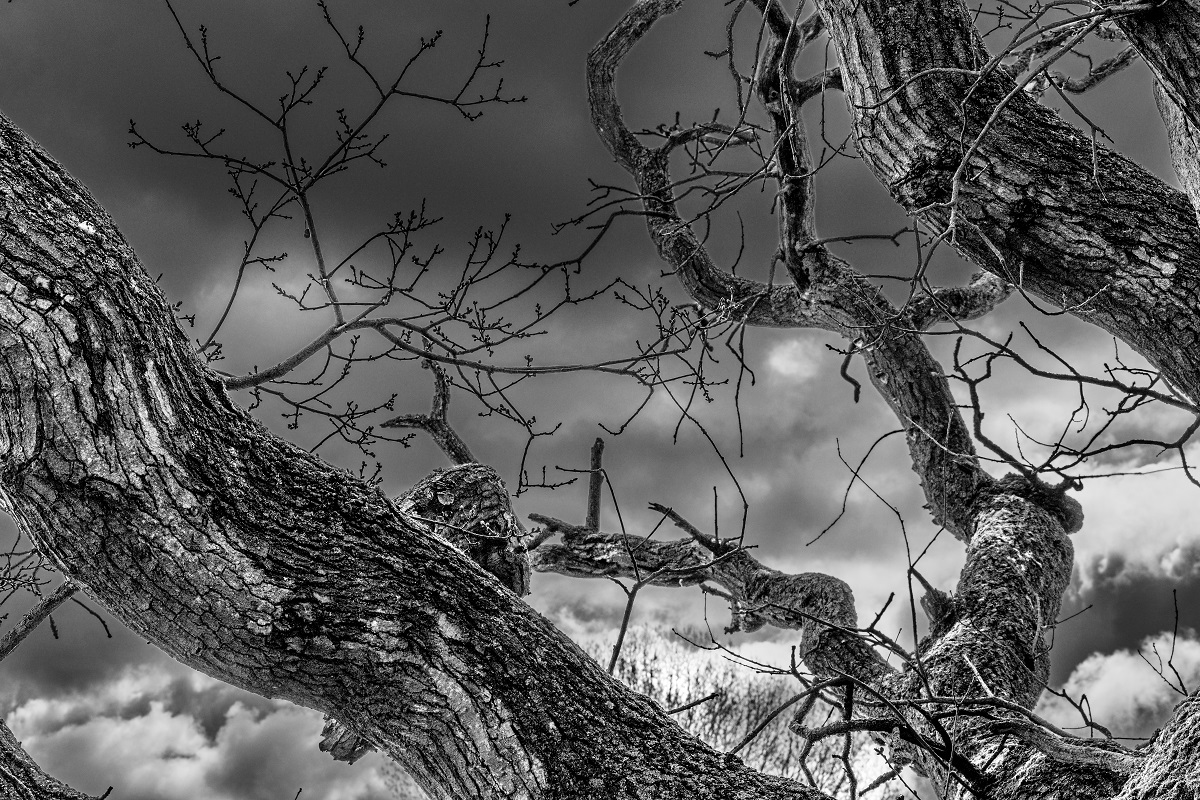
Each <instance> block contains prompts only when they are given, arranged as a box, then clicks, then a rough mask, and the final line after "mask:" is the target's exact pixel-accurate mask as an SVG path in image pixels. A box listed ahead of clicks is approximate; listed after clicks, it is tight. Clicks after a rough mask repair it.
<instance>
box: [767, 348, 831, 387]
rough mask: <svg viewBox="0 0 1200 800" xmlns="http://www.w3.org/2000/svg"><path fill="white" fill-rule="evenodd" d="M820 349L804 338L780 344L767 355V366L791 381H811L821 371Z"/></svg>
mask: <svg viewBox="0 0 1200 800" xmlns="http://www.w3.org/2000/svg"><path fill="white" fill-rule="evenodd" d="M818 347H819V345H817V344H816V343H815V342H813V341H812V340H810V339H803V338H796V339H790V340H788V341H784V342H780V343H779V344H777V345H775V346H774V347H772V348H771V351H770V352H769V353H768V354H767V366H768V367H770V369H771V371H772V372H774V373H775V374H776V375H779V376H780V377H781V378H785V379H787V380H789V381H796V382H798V383H799V382H802V381H806V380H809V379H810V378H812V377H814V376H815V375H816V374H817V372H818V371H819V370H820V369H821V361H820V359H819V358H818V356H819V354H820V351H819V350H818V349H817V348H818ZM823 349H824V348H822V350H823Z"/></svg>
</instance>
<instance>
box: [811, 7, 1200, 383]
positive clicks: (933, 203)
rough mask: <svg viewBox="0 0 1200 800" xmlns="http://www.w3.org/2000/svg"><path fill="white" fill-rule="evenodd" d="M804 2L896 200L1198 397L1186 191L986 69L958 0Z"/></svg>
mask: <svg viewBox="0 0 1200 800" xmlns="http://www.w3.org/2000/svg"><path fill="white" fill-rule="evenodd" d="M1168 5H1172V6H1175V5H1176V3H1174V2H1171V3H1169V4H1168ZM817 6H818V8H819V9H820V11H821V13H822V15H823V16H824V17H825V22H826V24H827V26H828V28H829V32H830V37H831V39H832V41H833V45H834V48H835V49H836V51H837V55H838V60H839V63H840V64H841V68H842V83H843V85H844V87H845V92H846V100H847V103H848V107H849V109H850V114H851V117H852V120H853V123H854V131H855V136H856V140H857V142H858V150H859V152H861V153H862V155H863V157H864V159H865V160H866V162H867V164H868V165H869V166H870V168H871V169H872V170H873V171H874V173H875V175H876V177H877V178H878V179H879V181H880V183H882V184H883V185H884V186H885V187H887V188H888V190H889V191H890V192H891V193H892V196H893V197H894V198H895V199H896V200H897V202H899V203H900V204H901V205H902V206H903V207H904V208H905V209H906V210H908V211H909V212H910V213H914V214H916V215H917V217H918V218H919V219H920V220H921V221H922V222H924V223H925V224H926V225H927V226H928V227H929V229H930V230H932V231H933V232H935V233H943V232H945V233H946V235H947V236H948V237H949V241H950V242H951V243H953V244H954V245H955V246H956V247H957V248H958V249H959V250H960V251H961V252H962V253H964V254H965V255H966V256H967V257H968V258H970V259H971V260H973V261H975V262H976V263H978V264H979V265H981V266H982V267H984V268H985V269H987V270H989V271H991V272H993V273H995V274H997V275H999V276H1001V277H1003V278H1005V279H1006V280H1009V281H1011V282H1013V283H1015V284H1017V285H1018V286H1019V287H1021V288H1023V289H1024V290H1026V291H1028V292H1029V293H1031V294H1033V295H1036V296H1037V297H1040V298H1043V299H1045V300H1047V301H1049V302H1051V303H1053V304H1055V305H1057V306H1061V307H1063V308H1067V309H1069V310H1070V311H1071V313H1073V314H1076V315H1077V316H1079V317H1080V318H1082V319H1084V320H1086V321H1088V322H1091V323H1093V324H1096V325H1099V326H1101V327H1102V328H1104V329H1105V330H1107V331H1109V332H1110V333H1112V334H1114V335H1115V336H1117V337H1118V338H1120V339H1121V340H1123V341H1125V342H1127V343H1128V344H1130V345H1131V346H1133V347H1134V348H1136V349H1137V350H1138V351H1139V352H1140V353H1142V354H1143V355H1144V356H1146V357H1147V358H1148V359H1149V360H1150V361H1151V362H1152V363H1154V364H1155V365H1156V366H1157V367H1158V368H1159V369H1160V370H1162V373H1163V375H1164V377H1166V378H1167V379H1168V380H1169V381H1171V382H1172V383H1173V384H1174V385H1175V386H1177V387H1179V388H1180V389H1181V390H1182V391H1183V392H1184V394H1186V395H1187V396H1188V397H1190V398H1191V399H1192V400H1200V322H1197V318H1196V314H1195V309H1196V307H1197V303H1198V301H1200V296H1198V295H1197V287H1198V286H1200V228H1197V225H1196V214H1195V212H1194V210H1193V209H1192V206H1191V204H1190V203H1189V202H1188V199H1187V198H1186V197H1185V196H1184V195H1183V194H1182V193H1180V192H1179V191H1177V190H1175V189H1172V188H1171V187H1169V186H1167V185H1166V184H1164V183H1163V182H1162V181H1160V180H1158V179H1157V178H1155V177H1154V176H1152V175H1150V174H1149V173H1147V172H1146V171H1145V170H1143V169H1142V168H1141V167H1139V166H1137V165H1136V164H1134V163H1132V162H1131V161H1129V160H1128V159H1126V158H1124V157H1123V156H1121V155H1120V154H1117V153H1114V152H1112V151H1109V150H1106V149H1105V148H1103V147H1096V146H1094V142H1093V141H1091V140H1090V139H1089V138H1088V137H1086V136H1084V135H1083V134H1082V133H1080V132H1079V131H1078V130H1077V129H1076V128H1074V127H1073V126H1071V125H1069V124H1067V123H1066V122H1064V121H1063V120H1062V119H1061V118H1060V117H1059V116H1058V115H1057V114H1055V113H1054V112H1053V111H1050V110H1049V109H1046V108H1045V107H1043V106H1041V105H1039V104H1038V103H1037V102H1035V101H1034V100H1033V99H1031V98H1030V97H1028V96H1027V95H1026V94H1025V93H1024V92H1022V91H1020V90H1019V89H1018V88H1017V87H1016V86H1015V85H1014V83H1013V82H1012V80H1011V79H1010V78H1009V76H1008V75H1007V73H1005V72H1004V71H1003V70H1001V69H993V70H992V71H991V72H989V73H988V74H986V75H985V74H983V73H982V70H983V69H984V67H985V65H987V64H988V61H989V54H988V53H987V51H986V50H985V49H984V47H983V44H982V41H981V40H980V37H979V35H978V33H977V32H976V30H975V25H974V22H973V17H972V14H971V11H970V10H969V9H968V8H967V7H966V6H965V5H964V4H963V3H961V2H959V0H930V1H929V2H905V3H896V2H893V0H865V2H859V1H858V0H818V3H817ZM1193 108H1194V106H1193ZM997 112H998V113H997ZM1189 113H1190V112H1189ZM968 156H969V157H968ZM964 157H967V163H966V166H965V168H963V169H960V167H961V166H962V165H963V159H964ZM955 178H957V180H955Z"/></svg>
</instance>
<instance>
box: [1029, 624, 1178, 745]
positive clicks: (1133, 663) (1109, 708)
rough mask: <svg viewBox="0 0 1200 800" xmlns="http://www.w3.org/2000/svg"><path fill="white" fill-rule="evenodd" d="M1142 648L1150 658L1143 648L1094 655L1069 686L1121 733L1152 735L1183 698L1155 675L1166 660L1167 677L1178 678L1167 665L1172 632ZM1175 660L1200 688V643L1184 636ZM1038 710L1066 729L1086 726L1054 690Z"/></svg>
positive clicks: (1101, 720) (1097, 718)
mask: <svg viewBox="0 0 1200 800" xmlns="http://www.w3.org/2000/svg"><path fill="white" fill-rule="evenodd" d="M1139 649H1140V650H1141V653H1142V655H1144V656H1145V657H1146V658H1145V659H1143V658H1142V657H1141V656H1139V655H1138V651H1137V650H1117V651H1116V652H1114V653H1109V654H1107V655H1105V654H1101V653H1093V654H1092V655H1090V656H1088V657H1087V658H1086V659H1084V660H1083V661H1082V662H1080V664H1079V666H1077V667H1076V668H1075V671H1074V672H1072V673H1071V677H1070V678H1068V679H1067V682H1066V684H1064V686H1063V689H1064V690H1065V691H1066V693H1067V694H1068V695H1070V696H1071V697H1072V698H1074V699H1075V700H1077V701H1078V700H1080V699H1081V698H1083V697H1084V696H1086V698H1087V707H1088V708H1090V709H1091V714H1092V717H1093V719H1095V721H1096V722H1099V723H1100V724H1102V725H1105V726H1107V727H1108V728H1109V729H1111V730H1112V732H1113V734H1114V735H1116V736H1149V735H1150V734H1151V733H1153V732H1154V729H1155V728H1157V727H1159V726H1161V725H1162V724H1163V723H1164V722H1166V720H1167V719H1168V718H1169V717H1170V714H1171V710H1172V709H1173V708H1175V706H1176V705H1177V704H1178V703H1179V701H1180V700H1182V699H1183V696H1182V695H1180V694H1179V692H1178V691H1175V690H1174V689H1172V688H1171V687H1170V686H1169V685H1168V684H1167V681H1164V680H1163V679H1162V678H1160V677H1159V676H1158V675H1157V674H1155V673H1156V669H1155V668H1156V667H1159V666H1160V664H1161V669H1162V670H1163V672H1164V674H1165V675H1166V677H1167V678H1168V679H1170V680H1171V681H1172V682H1173V683H1175V682H1176V680H1177V679H1176V678H1175V675H1174V674H1173V672H1172V671H1171V669H1170V668H1169V667H1168V666H1167V663H1166V662H1167V659H1168V657H1169V656H1170V654H1171V650H1172V648H1171V634H1170V633H1169V632H1164V633H1160V634H1158V635H1157V636H1152V637H1149V638H1147V639H1145V640H1144V641H1143V642H1142V644H1141V647H1140V648H1139ZM1147 660H1149V662H1150V663H1147ZM1171 663H1172V664H1174V667H1175V669H1176V670H1177V671H1178V672H1179V675H1180V677H1182V679H1183V685H1184V687H1186V688H1187V689H1188V690H1195V689H1196V687H1197V686H1200V641H1197V640H1196V639H1195V638H1192V637H1188V638H1185V637H1183V636H1180V637H1179V639H1178V640H1177V641H1176V642H1175V647H1174V657H1173V658H1172V659H1171ZM1152 665H1153V666H1152ZM1176 685H1178V684H1177V683H1176ZM1037 713H1038V714H1041V715H1042V716H1044V717H1046V718H1047V719H1049V720H1050V721H1051V722H1053V723H1055V724H1056V725H1059V726H1061V727H1064V728H1077V727H1078V726H1080V725H1081V724H1082V720H1081V716H1080V714H1079V712H1078V711H1077V710H1075V709H1074V708H1072V707H1071V705H1070V704H1069V703H1068V702H1067V701H1066V700H1064V699H1062V698H1060V697H1056V696H1054V695H1051V694H1049V693H1046V694H1045V695H1044V696H1043V697H1042V700H1041V702H1040V703H1039V704H1038V707H1037Z"/></svg>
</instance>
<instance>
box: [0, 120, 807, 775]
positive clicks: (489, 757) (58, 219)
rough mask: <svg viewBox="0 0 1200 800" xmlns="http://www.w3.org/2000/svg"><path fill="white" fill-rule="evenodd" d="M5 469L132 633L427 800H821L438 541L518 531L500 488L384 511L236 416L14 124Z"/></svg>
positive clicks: (101, 223)
mask: <svg viewBox="0 0 1200 800" xmlns="http://www.w3.org/2000/svg"><path fill="white" fill-rule="evenodd" d="M0 453H2V454H3V457H4V461H3V467H2V469H0V485H2V487H3V494H2V496H3V502H4V508H5V510H7V511H8V512H9V513H11V514H12V516H13V517H14V519H15V520H16V521H17V523H18V524H19V525H20V526H21V527H22V529H23V530H25V531H26V532H28V533H29V535H30V536H31V537H32V538H33V540H34V541H35V542H36V544H37V545H38V547H39V549H41V551H42V552H43V553H44V554H45V555H46V556H47V557H49V558H50V559H52V560H53V561H54V563H55V564H56V565H58V566H59V568H60V569H61V570H62V571H63V572H64V573H65V574H66V575H68V576H71V577H72V578H74V579H76V580H77V581H78V582H79V583H80V584H82V585H83V586H85V587H86V589H87V591H88V592H89V593H90V594H91V595H92V597H94V598H96V599H97V600H99V601H100V602H102V603H103V604H104V605H105V606H107V607H108V608H109V609H110V610H111V611H112V612H113V613H114V614H116V615H117V616H118V617H119V618H120V619H122V620H123V621H124V622H125V623H126V624H128V625H129V626H130V627H131V628H133V629H134V630H136V631H138V632H139V633H140V634H142V635H143V636H145V637H146V638H148V639H149V640H151V641H152V642H154V643H155V644H156V645H158V646H159V647H161V648H162V649H163V650H165V651H166V652H168V653H170V654H171V655H173V656H174V657H176V658H178V659H179V660H180V661H183V662H184V663H186V664H189V665H191V666H194V667H196V668H197V669H200V670H202V671H204V672H206V673H208V674H210V675H213V676H215V677H218V678H221V679H223V680H226V681H228V682H230V683H232V684H234V685H237V686H241V687H243V688H246V689H249V690H250V691H253V692H256V693H258V694H261V695H265V696H269V697H283V698H287V699H289V700H292V701H294V702H297V703H301V704H303V705H306V706H310V707H312V708H316V709H319V710H321V711H324V712H325V713H327V714H329V715H330V716H331V717H333V718H334V719H336V720H338V721H339V722H340V723H342V724H344V725H345V726H346V727H347V728H348V729H349V730H350V731H353V732H354V733H355V734H357V735H358V736H360V737H361V738H362V739H363V740H365V741H366V742H368V743H370V744H371V745H372V746H375V747H377V748H378V749H380V750H383V751H384V752H386V753H388V754H390V755H391V756H392V757H393V758H395V759H396V760H397V761H398V762H399V763H400V764H402V765H403V766H404V767H405V768H406V769H407V770H408V771H409V772H410V773H412V774H413V775H414V777H415V778H416V779H417V780H418V782H420V783H421V784H422V785H423V786H425V787H426V788H427V789H429V790H430V791H431V792H432V793H433V795H434V796H435V797H444V798H461V797H472V798H514V797H520V798H525V797H528V798H574V797H587V796H603V797H622V798H626V797H627V798H635V797H637V798H652V797H654V798H662V797H713V798H715V797H722V798H724V797H731V798H732V797H737V798H741V797H744V798H751V797H753V798H764V797H765V798H785V797H786V798H794V797H807V796H810V795H811V794H812V793H811V792H808V791H806V790H803V789H801V788H799V787H797V786H796V785H795V784H793V783H791V782H789V781H784V780H780V779H774V778H769V777H765V776H761V775H759V774H758V773H756V772H753V771H751V770H748V769H746V768H744V767H741V766H740V765H739V764H736V763H731V762H729V761H727V760H726V758H725V757H724V756H723V755H721V754H719V753H716V752H713V751H712V750H711V749H710V748H708V747H707V746H705V745H703V744H702V743H700V742H699V741H697V740H695V739H694V738H692V737H690V736H688V735H686V734H684V733H683V732H682V731H681V730H680V729H679V727H678V726H677V725H675V724H674V723H673V722H672V721H671V720H670V719H669V718H668V717H667V716H665V714H664V713H663V712H662V709H660V708H658V707H657V706H655V705H654V704H653V703H651V702H650V701H648V700H646V699H644V698H642V697H640V696H638V695H636V694H634V693H632V692H630V691H629V690H627V689H625V688H624V687H622V686H621V685H619V684H617V683H616V682H614V681H613V680H612V679H611V678H609V677H608V676H607V675H605V674H604V673H603V672H602V671H601V670H600V669H599V668H598V667H597V665H596V664H595V663H594V662H593V661H592V660H591V659H590V658H589V657H588V656H586V655H585V654H584V653H583V652H582V651H580V650H579V649H578V648H577V647H576V646H575V645H574V644H572V643H571V642H570V641H569V640H568V639H566V638H565V637H564V636H563V635H562V634H560V633H559V632H557V631H556V630H554V628H553V627H552V626H550V625H549V623H547V622H546V621H545V620H544V619H542V618H541V617H540V616H539V615H537V614H536V613H535V612H533V611H532V610H531V609H529V607H528V606H526V605H525V604H524V603H522V602H521V601H520V600H519V598H518V597H517V595H516V594H514V593H513V592H512V591H510V589H509V588H506V587H505V586H504V585H503V584H502V583H501V582H500V581H499V580H497V579H496V578H495V577H494V576H493V575H492V574H489V573H488V572H487V571H485V570H484V569H483V568H481V567H480V566H479V565H477V564H476V563H474V562H472V561H471V560H470V559H468V558H466V557H464V556H463V554H462V553H460V552H459V550H457V549H455V548H454V547H453V546H452V545H451V544H449V543H448V542H447V541H446V540H445V539H443V538H441V537H440V536H438V535H436V534H433V533H432V531H434V530H436V529H438V528H439V527H444V526H445V524H446V523H450V524H452V525H458V527H459V528H463V527H467V526H463V525H462V524H461V523H462V520H458V521H457V522H455V520H454V519H453V518H447V517H448V516H449V515H445V511H446V510H447V509H459V508H462V507H463V505H464V504H467V503H479V504H480V507H481V508H482V509H485V510H487V511H488V514H489V518H490V519H492V520H495V519H497V518H511V512H510V511H507V509H506V508H505V509H501V510H500V512H499V514H497V510H496V507H495V501H496V498H498V497H502V498H504V501H503V502H504V505H505V506H506V505H507V495H506V494H504V490H503V487H502V484H500V483H499V479H498V478H497V477H496V476H495V474H494V473H493V472H491V470H490V469H488V468H486V467H482V466H479V465H472V466H469V467H467V468H465V469H469V470H473V472H472V475H473V476H474V477H473V479H472V480H470V481H467V482H466V486H467V487H468V488H467V490H466V493H465V494H463V495H459V496H454V497H450V496H446V497H444V498H441V499H440V500H439V498H438V497H437V493H436V492H435V493H434V495H433V499H432V500H430V498H428V497H424V496H422V497H408V498H401V499H400V500H399V501H398V502H393V501H391V500H389V499H388V498H386V497H384V496H383V495H382V494H380V493H379V492H378V491H377V490H375V489H373V488H371V487H369V486H367V485H365V484H364V483H363V482H361V481H360V480H358V479H356V478H354V477H353V476H351V475H349V474H348V473H346V472H343V471H341V470H338V469H334V468H332V467H330V466H328V465H327V464H325V463H323V462H322V461H320V460H319V459H317V458H315V457H313V456H311V455H310V454H308V453H306V452H305V451H303V450H300V449H299V448H296V447H294V446H292V445H290V444H288V443H287V442H284V441H282V440H280V439H278V438H276V437H275V436H273V435H271V434H270V433H269V432H267V431H266V430H265V429H263V428H262V427H261V426H260V425H259V424H258V423H256V422H254V421H253V420H252V419H251V418H250V417H249V416H247V415H246V414H245V413H244V412H243V411H242V410H241V409H239V408H237V407H236V406H235V405H234V404H233V403H231V402H230V400H229V398H228V397H227V396H226V394H225V391H224V388H223V386H222V384H221V381H220V380H219V379H218V378H217V377H216V376H214V375H213V374H212V373H210V372H208V371H207V370H206V369H205V368H204V367H203V366H201V365H200V364H199V363H198V362H197V360H196V359H195V358H194V357H193V355H192V354H191V351H190V348H189V346H188V342H187V340H186V338H185V336H184V335H183V333H182V332H181V331H180V330H179V328H178V326H177V325H176V323H175V321H174V319H173V317H172V315H171V312H170V310H169V308H168V306H167V304H166V302H165V301H164V300H163V298H162V295H161V293H160V292H159V290H158V288H157V287H156V286H155V285H154V283H153V281H152V280H150V278H149V277H148V276H147V275H146V274H145V272H144V270H143V269H142V268H141V266H140V265H139V264H138V262H137V260H136V258H135V257H134V255H133V253H132V252H131V251H130V249H129V247H128V245H127V244H126V243H125V242H124V240H123V239H122V238H121V236H120V234H119V233H118V232H117V231H116V230H115V228H114V227H113V225H112V223H111V221H110V220H109V219H108V217H107V216H106V215H105V214H104V212H103V211H102V210H101V209H100V207H99V206H98V205H97V204H96V203H95V201H94V200H92V199H91V197H90V196H89V195H88V194H87V192H86V190H84V189H83V187H81V186H80V185H79V184H78V183H77V182H75V181H74V180H73V179H72V178H71V177H70V176H69V175H67V174H66V173H65V172H64V171H63V170H62V169H61V167H59V166H58V165H57V164H56V163H55V162H54V161H53V160H52V159H51V158H50V157H49V156H48V155H46V154H45V153H44V152H43V151H42V150H41V149H40V148H38V147H37V146H36V145H35V144H34V143H33V142H31V141H30V140H29V139H28V138H27V137H25V136H24V134H22V133H21V132H20V131H19V130H18V129H17V128H15V127H14V126H13V125H12V124H11V123H9V122H8V121H7V120H3V121H0ZM460 469H463V468H460ZM443 500H444V501H445V502H442V501H443ZM435 501H436V502H435ZM437 503H440V504H441V505H442V506H443V508H442V509H441V511H439V510H438V509H436V508H434V507H433V506H434V505H435V504H437ZM418 507H419V508H421V509H422V510H424V511H425V512H426V513H428V514H430V515H431V516H429V517H426V516H425V515H424V514H419V515H415V516H414V515H413V513H406V511H405V509H406V508H409V509H410V511H411V509H414V508H418ZM439 514H441V515H442V516H441V517H440V518H439V516H438V515H439ZM418 516H419V517H421V518H420V519H418V518H417V517H418ZM460 533H461V531H460ZM465 535H466V536H468V537H470V536H472V533H471V529H470V528H468V530H467V533H466V534H465ZM489 535H494V532H491V531H490V532H489ZM488 541H489V542H490V543H491V544H492V545H493V549H488V550H487V552H486V553H485V555H486V556H487V558H485V560H488V559H491V558H492V557H493V556H494V545H495V544H498V542H497V541H496V540H494V539H489V540H488ZM499 563H501V564H506V565H509V566H506V567H504V568H503V569H501V570H500V571H501V572H505V574H511V572H512V569H511V564H512V562H511V560H509V557H507V556H506V557H503V558H500V559H499Z"/></svg>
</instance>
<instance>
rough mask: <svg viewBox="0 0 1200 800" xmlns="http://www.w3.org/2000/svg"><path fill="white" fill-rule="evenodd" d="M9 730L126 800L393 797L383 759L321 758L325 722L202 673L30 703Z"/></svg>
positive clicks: (82, 781) (52, 762)
mask: <svg viewBox="0 0 1200 800" xmlns="http://www.w3.org/2000/svg"><path fill="white" fill-rule="evenodd" d="M8 723H9V726H10V727H11V728H12V729H13V732H14V733H15V734H16V736H17V738H18V739H19V740H21V741H22V743H23V744H24V746H25V749H26V750H27V751H28V752H29V753H30V755H31V756H32V757H33V758H34V759H35V760H36V761H37V762H38V763H39V764H40V765H41V766H42V767H43V768H44V769H46V770H47V771H48V772H49V773H50V774H52V775H54V776H55V777H57V778H59V779H61V780H63V781H66V782H67V783H68V784H70V785H72V786H74V787H76V788H78V789H80V790H82V791H84V792H87V793H91V794H99V793H100V792H103V791H104V790H105V789H106V788H107V787H108V786H109V785H112V786H114V787H115V791H114V794H115V795H116V796H119V797H122V798H126V800H141V798H145V799H146V800H150V798H155V800H175V799H176V798H178V800H185V798H186V800H192V799H193V798H197V797H204V798H211V800H258V798H262V799H263V800H267V798H270V800H278V798H281V797H285V798H291V797H294V796H295V794H296V791H297V790H298V789H301V788H303V790H304V791H303V793H302V796H303V797H306V798H321V799H323V800H382V799H383V798H385V797H391V794H390V793H389V792H388V791H387V790H386V788H385V786H384V779H383V777H382V776H381V774H380V767H381V765H382V763H383V762H382V759H381V758H379V757H378V756H368V757H367V758H364V759H363V760H362V761H360V762H358V763H357V764H355V765H353V766H350V765H346V764H343V763H339V762H336V761H334V760H333V759H331V758H330V757H329V756H328V755H326V754H324V753H321V752H319V751H318V750H317V741H318V740H319V738H320V732H321V724H322V721H321V716H320V715H319V714H317V713H316V712H314V711H309V710H307V709H302V708H298V707H296V706H292V705H290V704H288V703H281V702H272V701H267V700H262V699H261V698H255V697H253V696H251V695H246V694H245V693H244V692H239V691H237V690H235V689H233V688H231V687H229V686H226V685H225V684H222V683H220V682H218V681H214V680H212V679H210V678H206V677H204V676H202V675H199V674H196V673H190V674H184V675H178V674H172V671H171V670H170V669H168V668H165V667H160V666H154V667H141V668H138V669H134V670H129V671H127V672H126V673H125V674H123V675H121V676H120V677H118V678H116V679H115V680H113V681H110V682H109V683H107V684H104V685H102V686H100V687H97V688H96V689H94V690H93V691H90V692H88V693H86V694H73V695H68V696H64V697H59V698H53V699H45V698H39V699H34V700H30V701H28V702H26V703H24V704H22V705H20V706H18V707H17V708H15V709H13V710H12V712H11V713H10V714H9V715H8Z"/></svg>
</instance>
